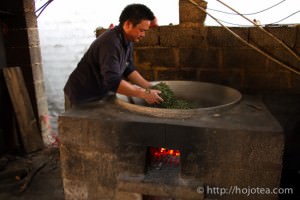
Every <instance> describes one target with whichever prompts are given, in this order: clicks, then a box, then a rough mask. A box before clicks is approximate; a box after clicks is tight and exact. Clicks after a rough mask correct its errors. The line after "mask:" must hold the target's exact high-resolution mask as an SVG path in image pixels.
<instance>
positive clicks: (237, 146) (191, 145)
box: [59, 89, 284, 200]
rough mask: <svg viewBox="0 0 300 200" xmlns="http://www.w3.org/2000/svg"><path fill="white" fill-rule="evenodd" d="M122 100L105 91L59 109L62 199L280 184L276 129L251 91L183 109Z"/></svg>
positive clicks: (191, 195)
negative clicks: (227, 102)
mask: <svg viewBox="0 0 300 200" xmlns="http://www.w3.org/2000/svg"><path fill="white" fill-rule="evenodd" d="M185 91H190V92H189V93H193V94H195V93H194V92H191V90H189V89H185ZM175 93H176V91H175ZM218 93H220V92H219V91H218ZM204 94H205V93H204ZM202 96H203V95H202ZM205 96H209V95H205ZM127 104H128V103H127ZM127 104H126V103H124V102H123V103H120V100H116V99H106V100H103V101H99V102H94V103H90V104H86V105H84V106H80V107H76V108H73V109H71V110H69V111H67V112H65V113H63V114H62V115H61V116H60V117H59V134H60V141H61V147H60V151H61V163H62V177H63V184H64V192H65V198H66V200H74V199H82V200H94V199H95V200H96V199H97V200H101V199H103V200H104V199H105V200H119V199H120V200H142V199H143V200H148V199H161V200H162V199H163V200H166V199H168V200H170V199H175V200H179V199H180V200H192V199H199V200H200V199H264V200H265V199H277V196H276V195H267V196H266V195H252V196H246V195H239V196H238V197H237V196H236V195H223V196H220V195H218V194H209V193H207V192H206V191H205V190H204V192H199V190H197V188H201V187H204V188H206V186H210V187H226V188H227V187H228V188H229V187H230V186H238V187H241V188H242V187H253V188H254V187H255V188H257V187H264V188H266V187H268V188H276V187H279V184H280V177H281V168H282V154H283V145H284V137H283V131H282V129H281V127H280V125H279V124H278V122H277V121H276V120H275V119H274V118H273V116H272V115H271V114H270V113H269V111H268V110H267V108H266V107H265V106H264V104H263V103H262V102H261V101H260V100H259V99H258V98H256V97H253V96H243V98H242V100H240V101H239V102H236V103H235V104H234V105H231V106H230V107H228V109H223V108H222V107H214V106H212V107H213V108H212V109H196V110H193V111H190V113H191V114H190V115H188V111H182V112H181V111H179V113H177V115H176V114H175V113H174V111H170V112H171V114H170V113H169V115H168V111H165V115H163V116H161V115H160V114H157V113H156V111H157V110H155V109H154V108H151V109H154V110H153V111H152V112H151V109H146V110H144V112H143V109H141V110H138V109H136V110H135V108H136V107H134V106H136V105H134V106H131V105H130V106H129V107H126V105H127ZM137 107H138V106H137ZM140 107H143V106H140ZM158 111H160V110H158ZM155 113H156V114H155ZM180 113H182V115H181V114H180ZM157 115H158V116H157ZM180 116H181V117H180Z"/></svg>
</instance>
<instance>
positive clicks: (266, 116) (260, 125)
mask: <svg viewBox="0 0 300 200" xmlns="http://www.w3.org/2000/svg"><path fill="white" fill-rule="evenodd" d="M153 112H155V109H153ZM171 112H172V111H171ZM60 117H74V118H91V119H92V118H95V119H103V117H105V118H107V119H108V120H110V119H111V120H121V121H122V120H125V121H128V122H130V121H134V122H150V123H154V124H155V123H159V124H176V125H183V126H193V127H204V128H214V129H227V130H243V131H259V132H275V133H279V134H282V132H283V130H282V128H281V126H280V124H279V123H278V121H277V120H276V119H275V118H274V117H273V116H272V114H271V113H270V112H269V110H268V109H267V107H266V106H265V105H264V103H263V102H262V101H261V100H260V99H259V98H257V97H254V96H243V98H242V100H241V101H240V102H239V103H237V104H236V105H233V106H231V107H229V108H228V109H222V110H210V111H203V112H198V113H197V112H194V113H193V115H191V116H190V117H189V118H182V119H181V118H169V117H163V116H162V117H155V116H151V115H149V114H147V113H144V114H143V113H141V112H135V111H134V110H130V109H128V108H127V107H124V106H122V105H119V104H117V103H116V102H115V101H114V99H108V100H104V101H99V102H94V103H90V104H86V105H83V106H78V107H75V108H73V109H71V110H69V111H67V112H65V113H63V114H62V115H61V116H60Z"/></svg>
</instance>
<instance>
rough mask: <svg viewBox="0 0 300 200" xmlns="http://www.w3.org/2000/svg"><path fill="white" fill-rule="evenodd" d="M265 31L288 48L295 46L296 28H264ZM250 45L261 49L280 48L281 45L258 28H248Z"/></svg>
mask: <svg viewBox="0 0 300 200" xmlns="http://www.w3.org/2000/svg"><path fill="white" fill-rule="evenodd" d="M265 30H266V31H267V32H269V33H270V34H271V35H273V36H274V37H276V38H278V39H279V40H281V41H282V42H284V43H285V44H286V45H287V46H289V47H290V48H293V47H295V45H296V38H297V37H296V36H297V28H296V27H266V28H265ZM249 41H250V43H254V44H257V45H259V46H261V47H272V48H274V47H280V46H281V45H280V44H279V43H278V42H277V41H276V40H275V39H273V38H272V37H270V36H269V35H268V34H266V33H264V32H263V31H261V30H260V29H259V28H256V27H255V28H249Z"/></svg>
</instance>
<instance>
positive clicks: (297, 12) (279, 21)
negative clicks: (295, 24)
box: [265, 10, 300, 26]
mask: <svg viewBox="0 0 300 200" xmlns="http://www.w3.org/2000/svg"><path fill="white" fill-rule="evenodd" d="M299 12H300V10H298V11H296V12H294V13H292V14H290V15H289V16H287V17H285V18H283V19H281V20H279V21H277V22H273V23H269V24H265V25H266V26H268V25H272V24H278V23H280V22H282V21H284V20H286V19H288V18H290V17H292V16H293V15H295V14H297V13H299Z"/></svg>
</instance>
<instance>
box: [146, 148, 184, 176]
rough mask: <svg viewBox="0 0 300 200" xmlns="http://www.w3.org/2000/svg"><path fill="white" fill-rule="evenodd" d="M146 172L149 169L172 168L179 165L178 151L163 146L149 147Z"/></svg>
mask: <svg viewBox="0 0 300 200" xmlns="http://www.w3.org/2000/svg"><path fill="white" fill-rule="evenodd" d="M146 166H147V169H146V170H147V172H148V171H151V170H164V169H167V170H172V169H175V168H179V167H180V151H179V150H174V149H167V148H163V147H149V148H148V155H147V164H146Z"/></svg>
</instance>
